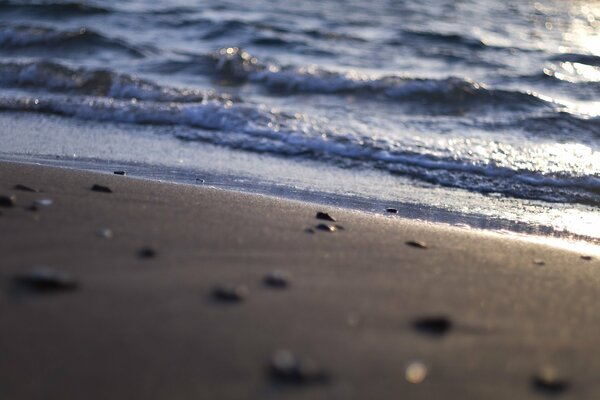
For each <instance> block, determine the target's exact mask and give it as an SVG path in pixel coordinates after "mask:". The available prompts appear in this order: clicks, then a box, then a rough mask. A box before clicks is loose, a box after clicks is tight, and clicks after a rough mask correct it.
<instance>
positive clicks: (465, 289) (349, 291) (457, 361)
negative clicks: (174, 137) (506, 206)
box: [0, 163, 600, 400]
mask: <svg viewBox="0 0 600 400" xmlns="http://www.w3.org/2000/svg"><path fill="white" fill-rule="evenodd" d="M17 184H22V185H26V186H28V187H31V188H34V189H39V190H40V191H41V192H27V191H23V190H18V189H15V188H14V186H15V185H17ZM94 184H97V185H102V186H106V187H109V188H110V189H111V190H112V193H103V192H98V191H92V190H90V188H91V187H92V186H93V185H94ZM0 195H3V196H10V195H15V196H16V201H15V205H14V206H13V207H0V231H1V232H2V233H1V236H0V239H1V240H0V254H1V257H2V262H1V263H0V290H1V293H0V294H1V296H0V399H3V400H11V399H61V400H64V399H279V398H282V399H284V398H285V399H286V398H290V399H292V398H293V399H296V398H298V399H361V400H362V399H442V398H443V399H503V400H506V399H521V398H523V399H528V398H531V399H535V398H544V397H554V396H557V397H559V398H561V399H562V398H565V399H591V398H596V396H597V395H598V393H600V381H599V380H598V376H599V374H600V307H599V304H600V262H599V260H598V257H596V256H594V257H593V258H592V259H591V260H586V259H583V258H581V257H580V256H581V254H579V253H577V252H573V251H567V250H563V249H559V248H554V247H550V246H548V245H543V244H535V243H531V242H528V241H524V240H520V239H518V238H511V237H509V236H500V235H494V234H484V233H480V232H475V231H469V230H464V229H458V228H450V227H444V226H436V225H432V224H425V223H420V222H414V221H409V220H404V219H401V218H399V217H397V216H393V215H390V216H381V215H371V214H365V213H359V212H355V211H351V210H343V209H335V208H331V207H323V206H320V205H315V204H306V203H300V202H293V201H286V200H281V199H275V198H269V197H265V196H257V195H249V194H241V193H235V192H229V191H222V190H216V189H210V188H205V187H202V186H201V185H199V186H197V187H194V186H183V185H175V184H167V183H160V182H151V181H143V180H137V179H133V178H130V177H127V176H117V175H113V174H112V171H107V174H97V173H89V172H79V171H73V170H67V169H58V168H48V167H41V166H33V165H23V164H12V163H0ZM39 199H51V200H52V204H51V205H49V206H44V205H42V204H40V205H38V206H36V207H34V208H37V210H31V209H29V208H30V206H31V205H32V203H33V202H34V201H35V200H39ZM318 211H324V212H328V213H329V214H330V215H332V216H333V217H335V219H336V220H337V222H335V223H332V222H330V223H329V224H330V225H335V224H338V225H340V226H341V227H343V229H338V230H336V231H335V232H327V231H322V230H319V229H316V226H317V225H318V224H320V223H327V221H320V220H317V219H316V218H315V214H316V212H318ZM105 229H109V230H110V232H108V231H105ZM310 229H312V230H313V232H312V233H311V232H309V231H307V230H310ZM103 230H104V231H103ZM110 233H112V237H108V238H107V237H106V236H111V235H110ZM407 241H421V242H423V243H425V244H426V246H427V248H425V249H423V248H419V247H415V246H410V245H407V244H406V242H407ZM144 249H146V250H152V251H154V252H155V254H152V251H146V252H145V253H143V250H144ZM141 252H142V253H141ZM534 261H537V262H534ZM542 262H543V265H541V264H542ZM39 266H47V267H49V268H51V269H52V271H59V272H63V273H67V274H70V277H63V276H58V278H57V277H56V276H50V277H40V276H39V275H32V274H31V272H30V271H31V270H32V268H35V267H39ZM272 271H280V272H281V273H282V274H283V275H284V277H287V278H286V279H287V282H288V284H289V285H288V286H287V287H284V288H281V287H273V286H270V285H268V284H265V282H264V278H265V275H267V274H269V273H270V272H272ZM38 274H39V272H38ZM36 279H37V280H36ZM61 279H62V280H61ZM275 283H277V282H275ZM75 285H76V286H75ZM228 285H233V287H238V286H239V287H243V289H242V290H241V291H240V292H239V293H238V292H235V293H221V295H222V296H221V297H219V296H215V288H217V287H222V288H226V287H227V286H228ZM74 286H75V287H74ZM237 294H241V295H242V297H241V299H239V301H236V299H235V296H236V295H237ZM228 295H230V297H233V299H231V298H228V297H227V296H228ZM281 350H286V351H287V353H285V352H284V353H282V352H281ZM290 353H291V354H292V355H294V356H295V357H296V358H297V359H300V360H301V361H300V364H297V363H295V362H294V360H293V359H292V360H291V361H290V360H289V354H290ZM276 354H277V355H278V360H279V362H278V363H277V364H276V366H277V369H276V370H274V369H273V366H272V363H273V362H272V359H273V357H274V355H276ZM298 365H300V367H298ZM409 365H412V367H411V368H409V369H408V375H409V377H408V378H409V379H407V367H408V366H409ZM536 376H537V378H536ZM411 381H412V382H411Z"/></svg>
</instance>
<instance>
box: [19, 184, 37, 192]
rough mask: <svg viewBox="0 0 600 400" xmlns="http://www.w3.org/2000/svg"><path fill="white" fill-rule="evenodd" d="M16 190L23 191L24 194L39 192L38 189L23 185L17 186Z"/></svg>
mask: <svg viewBox="0 0 600 400" xmlns="http://www.w3.org/2000/svg"><path fill="white" fill-rule="evenodd" d="M15 190H21V191H23V192H39V190H37V189H34V188H32V187H29V186H25V185H21V184H18V185H15Z"/></svg>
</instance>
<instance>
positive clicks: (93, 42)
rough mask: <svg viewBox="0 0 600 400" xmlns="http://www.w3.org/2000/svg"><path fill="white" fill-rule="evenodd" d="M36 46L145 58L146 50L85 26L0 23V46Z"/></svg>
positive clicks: (5, 47)
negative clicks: (115, 52) (62, 27)
mask: <svg viewBox="0 0 600 400" xmlns="http://www.w3.org/2000/svg"><path fill="white" fill-rule="evenodd" d="M32 47H33V48H36V49H41V50H44V51H48V52H50V51H55V52H56V51H65V50H68V49H69V47H74V48H75V49H80V50H86V51H89V50H90V48H99V49H110V50H118V51H123V52H126V53H128V54H129V55H131V56H134V57H144V56H145V53H146V51H147V50H145V49H141V48H137V47H136V46H133V45H131V44H129V43H127V42H125V41H124V40H121V39H116V38H108V37H106V36H104V35H102V34H100V33H97V32H94V31H92V30H90V29H87V28H84V27H82V28H79V29H73V30H59V29H55V28H51V27H47V26H32V25H0V49H9V50H15V49H23V48H32Z"/></svg>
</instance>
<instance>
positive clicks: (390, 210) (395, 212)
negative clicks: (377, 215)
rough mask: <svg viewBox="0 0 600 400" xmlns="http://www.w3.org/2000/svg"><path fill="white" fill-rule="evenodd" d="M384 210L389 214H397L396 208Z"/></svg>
mask: <svg viewBox="0 0 600 400" xmlns="http://www.w3.org/2000/svg"><path fill="white" fill-rule="evenodd" d="M385 211H387V212H389V213H390V214H398V209H397V208H392V207H389V208H386V209H385Z"/></svg>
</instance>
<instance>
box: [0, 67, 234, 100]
mask: <svg viewBox="0 0 600 400" xmlns="http://www.w3.org/2000/svg"><path fill="white" fill-rule="evenodd" d="M0 85H1V86H3V87H16V88H24V89H29V90H35V91H39V90H42V91H49V92H59V93H60V92H67V93H74V94H78V95H93V96H102V97H110V98H114V99H139V100H152V101H157V102H171V101H174V102H180V103H185V102H201V101H204V100H206V99H214V98H221V99H225V100H227V99H229V97H227V96H222V95H221V96H217V95H216V94H215V93H214V92H212V91H203V90H197V89H182V88H174V87H165V86H161V85H157V84H156V83H153V82H151V81H148V80H144V79H140V78H136V77H134V76H130V75H127V74H118V73H115V72H112V71H110V70H101V69H86V68H71V67H68V66H65V65H62V64H58V63H55V62H51V61H36V62H25V63H0Z"/></svg>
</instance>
